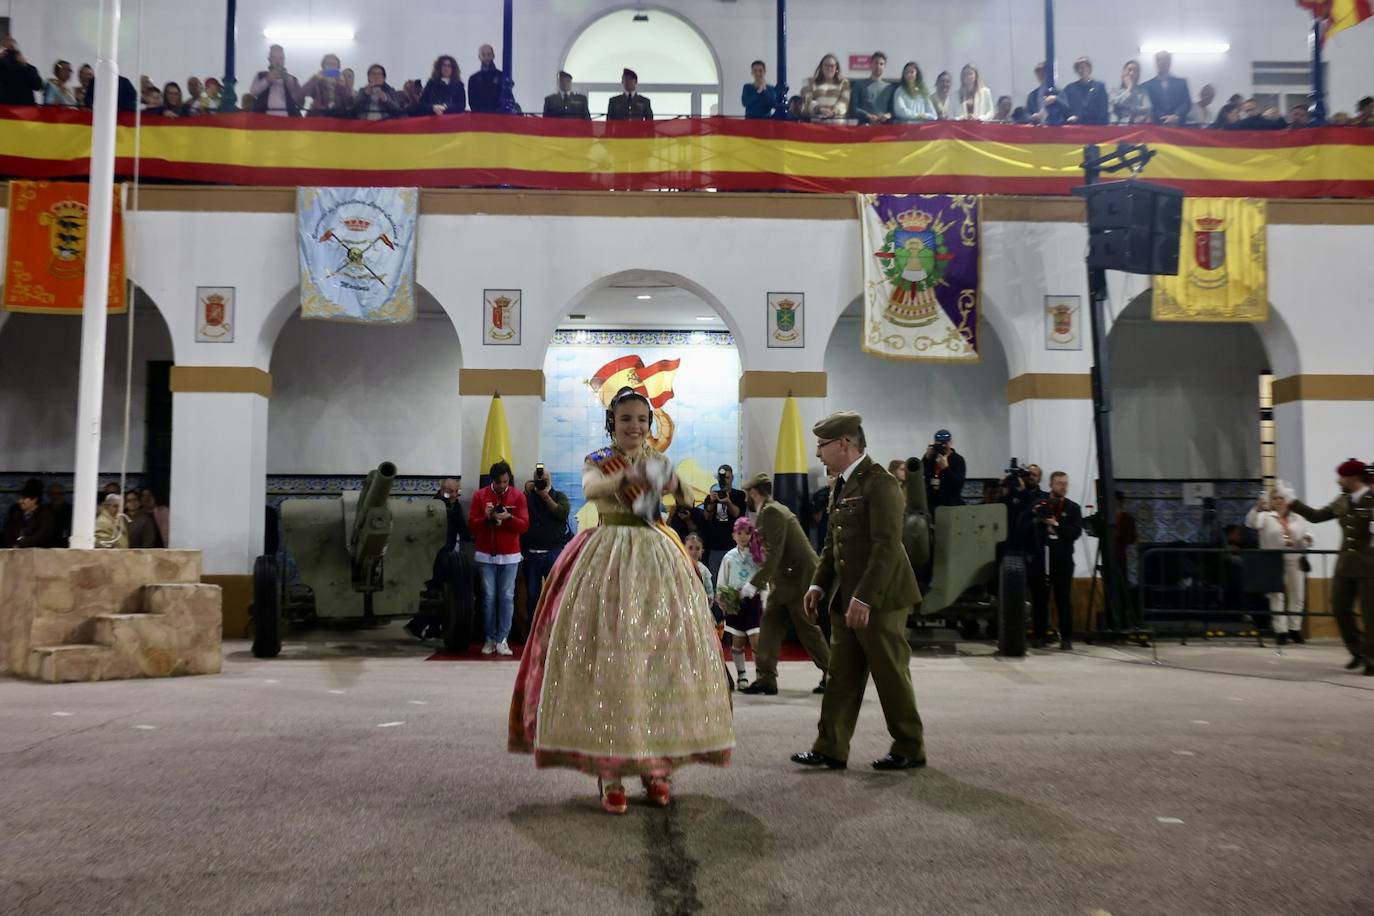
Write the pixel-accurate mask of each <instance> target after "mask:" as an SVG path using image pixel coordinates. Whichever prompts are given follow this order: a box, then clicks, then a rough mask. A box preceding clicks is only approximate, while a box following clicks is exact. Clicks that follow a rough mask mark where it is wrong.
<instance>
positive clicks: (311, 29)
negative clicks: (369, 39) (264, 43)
mask: <svg viewBox="0 0 1374 916" xmlns="http://www.w3.org/2000/svg"><path fill="white" fill-rule="evenodd" d="M262 37H263V38H266V39H267V40H268V41H352V40H353V30H352V29H351V28H349V27H348V26H346V25H270V26H268V27H267V28H265V29H263V30H262Z"/></svg>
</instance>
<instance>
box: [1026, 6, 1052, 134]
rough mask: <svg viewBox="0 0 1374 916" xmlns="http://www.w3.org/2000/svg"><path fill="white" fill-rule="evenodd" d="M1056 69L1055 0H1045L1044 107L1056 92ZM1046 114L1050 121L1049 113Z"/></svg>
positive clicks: (1042, 103) (1042, 94) (1042, 104)
mask: <svg viewBox="0 0 1374 916" xmlns="http://www.w3.org/2000/svg"><path fill="white" fill-rule="evenodd" d="M1054 70H1055V67H1054V0H1045V81H1044V83H1042V84H1041V88H1042V89H1043V91H1042V92H1041V94H1040V97H1041V100H1042V101H1041V103H1040V105H1041V107H1042V108H1043V107H1044V104H1045V103H1044V101H1043V99H1044V98H1045V97H1046V96H1049V95H1053V94H1054V92H1055V85H1054ZM1027 114H1029V112H1027ZM1046 115H1047V120H1046V123H1048V113H1046Z"/></svg>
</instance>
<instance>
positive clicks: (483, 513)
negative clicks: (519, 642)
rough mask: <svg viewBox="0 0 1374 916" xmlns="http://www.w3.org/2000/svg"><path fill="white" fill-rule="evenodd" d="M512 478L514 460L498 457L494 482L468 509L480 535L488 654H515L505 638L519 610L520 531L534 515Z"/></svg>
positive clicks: (473, 528)
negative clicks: (516, 579)
mask: <svg viewBox="0 0 1374 916" xmlns="http://www.w3.org/2000/svg"><path fill="white" fill-rule="evenodd" d="M510 482H511V470H510V465H509V464H507V463H506V462H504V461H498V462H496V463H495V464H493V465H492V466H491V483H490V484H489V485H487V486H485V487H483V488H482V489H480V490H478V491H477V494H476V495H475V496H473V497H472V506H471V508H469V509H468V528H469V529H471V531H472V533H473V535H474V537H476V539H477V570H478V572H480V573H481V576H482V612H483V615H484V617H485V619H486V630H487V641H486V642H485V643H484V644H483V646H482V654H483V655H491V654H492V653H493V652H495V653H496V654H497V655H510V654H511V650H510V646H509V645H508V644H507V642H506V640H507V639H508V638H509V637H510V621H511V617H512V616H513V614H514V613H515V573H516V571H517V570H518V569H519V568H520V535H522V534H524V533H525V532H526V531H527V530H529V527H530V515H529V508H528V506H527V505H526V503H525V494H524V493H521V492H520V491H519V490H513V489H511V485H510ZM498 602H499V604H498ZM498 611H499V615H498Z"/></svg>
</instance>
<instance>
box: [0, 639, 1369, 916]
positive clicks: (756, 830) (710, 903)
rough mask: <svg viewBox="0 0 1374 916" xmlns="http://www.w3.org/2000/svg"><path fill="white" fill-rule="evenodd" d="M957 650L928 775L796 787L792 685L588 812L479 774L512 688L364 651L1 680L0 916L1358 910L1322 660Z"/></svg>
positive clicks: (476, 668)
mask: <svg viewBox="0 0 1374 916" xmlns="http://www.w3.org/2000/svg"><path fill="white" fill-rule="evenodd" d="M990 653H991V649H990V647H987V646H984V645H980V644H971V645H964V646H962V651H961V653H960V654H959V655H958V656H954V657H933V656H932V657H918V658H917V659H915V660H914V661H913V663H912V669H913V677H914V679H915V683H916V689H917V698H918V700H919V702H920V705H921V710H922V714H923V716H924V718H925V721H926V727H927V735H928V742H929V754H930V761H931V765H930V768H929V769H927V770H924V771H917V772H905V773H896V774H885V773H875V772H873V771H872V770H870V769H869V768H868V767H867V765H866V762H867V761H868V760H870V759H872V758H874V757H877V756H879V755H880V754H882V753H883V752H885V750H886V741H885V733H884V729H883V723H882V717H881V713H880V710H879V708H878V705H877V702H876V699H875V698H874V697H873V695H872V692H871V691H870V699H869V702H868V704H867V705H866V707H865V710H864V714H863V719H862V721H861V722H860V726H859V733H858V735H857V736H856V741H855V747H854V757H853V759H852V763H853V764H854V767H853V768H852V769H850V770H849V771H847V772H843V773H832V772H814V771H804V770H801V769H799V768H797V767H795V766H793V765H791V764H790V763H788V761H787V756H788V755H789V754H790V753H791V752H793V751H796V750H800V749H804V748H806V747H808V746H809V742H810V738H811V736H812V735H813V734H814V729H815V719H816V712H817V709H818V706H819V703H818V700H819V698H818V697H813V696H812V695H811V693H810V692H809V690H810V688H811V687H812V686H813V685H814V683H815V677H814V669H812V668H811V667H810V666H809V665H806V664H803V663H791V664H785V665H784V666H783V671H782V688H783V689H782V693H781V694H780V695H779V696H778V697H776V698H765V697H739V698H737V704H736V713H737V727H738V738H739V745H738V750H737V752H736V759H735V764H734V765H733V766H732V767H731V768H730V769H728V770H723V771H721V770H712V769H707V768H701V767H697V768H691V769H688V770H685V771H683V772H682V773H681V774H680V775H679V777H678V779H677V781H676V793H677V794H676V801H675V803H674V806H673V807H672V808H671V809H669V810H667V811H662V810H655V809H649V808H647V807H646V806H644V805H643V804H641V803H639V799H638V795H639V792H638V790H637V789H635V790H634V791H632V797H631V798H632V802H633V804H632V807H631V811H630V814H629V815H628V816H626V817H623V818H613V817H609V816H606V815H603V814H602V813H601V812H600V811H599V809H598V807H597V803H596V800H595V796H594V787H593V785H592V783H591V781H590V780H588V779H585V778H583V777H580V776H578V775H575V774H571V773H560V772H539V771H536V770H535V769H534V767H533V765H532V764H531V762H530V760H529V759H528V758H526V757H515V756H511V755H508V754H507V753H506V752H505V725H506V708H507V703H508V700H509V691H510V684H511V681H512V680H513V678H514V676H515V666H514V665H513V664H509V663H492V662H485V663H462V662H457V663H455V662H447V663H444V662H430V663H427V662H425V661H423V658H424V657H425V655H426V654H427V653H425V652H422V651H420V650H419V649H418V648H417V647H416V646H414V645H413V644H407V643H406V642H405V641H404V640H403V638H402V637H400V634H399V630H396V629H394V628H393V629H390V630H387V631H382V632H380V633H373V634H368V635H366V636H355V635H339V634H336V635H334V636H328V635H325V636H317V637H314V638H312V639H311V640H310V641H309V642H307V643H302V642H295V643H292V644H290V645H289V646H288V650H287V652H286V654H285V655H284V656H283V657H282V658H280V659H277V660H273V661H258V660H255V659H253V658H252V656H251V655H250V654H249V652H248V647H247V644H246V643H241V642H236V643H231V644H229V645H228V646H227V647H226V656H227V657H226V665H225V671H224V674H222V675H220V676H218V677H201V678H187V679H178V680H164V681H126V682H114V683H104V684H89V685H86V684H82V685H69V686H44V685H37V684H31V683H26V682H19V681H0V913H3V914H11V913H13V914H20V913H22V914H29V913H45V914H46V913H62V914H67V913H74V914H96V913H99V914H125V913H127V914H135V913H137V914H151V913H176V914H199V913H205V914H231V913H232V914H239V913H261V914H294V913H331V914H333V913H360V914H364V913H365V914H374V913H494V912H511V913H521V914H525V913H597V914H603V913H604V914H619V913H653V914H665V916H666V914H687V913H708V914H713V913H723V914H730V916H747V914H756V913H788V914H803V913H817V914H836V913H845V914H847V913H939V914H949V913H957V914H982V913H989V914H992V913H995V914H1039V913H1046V914H1101V913H1109V914H1116V916H1125V914H1189V916H1194V914H1211V913H1237V914H1241V913H1243V914H1285V916H1292V914H1303V916H1311V914H1366V916H1367V914H1370V913H1374V805H1372V804H1371V799H1374V755H1371V747H1374V678H1363V677H1357V676H1354V675H1351V674H1349V673H1346V672H1343V671H1341V670H1340V665H1341V664H1342V663H1343V662H1344V661H1345V660H1346V658H1347V656H1345V654H1344V652H1342V651H1341V650H1340V649H1339V648H1337V647H1335V646H1332V645H1327V646H1310V645H1309V646H1302V647H1296V648H1292V649H1289V650H1287V651H1286V652H1285V654H1284V655H1282V656H1280V655H1276V654H1275V653H1274V651H1273V650H1272V649H1267V650H1266V649H1259V648H1256V647H1254V646H1253V645H1247V644H1243V643H1233V644H1230V645H1224V646H1219V645H1192V646H1188V647H1180V646H1177V645H1171V644H1165V645H1164V646H1162V647H1161V658H1162V659H1163V660H1164V661H1165V664H1164V665H1162V666H1152V665H1151V664H1149V660H1150V654H1149V652H1148V650H1142V649H1114V648H1086V649H1082V650H1080V651H1078V652H1075V653H1074V654H1072V655H1062V654H1059V653H1036V654H1033V655H1032V656H1031V657H1029V658H1026V659H1022V660H1010V659H1001V658H997V657H995V656H992V655H991V654H990Z"/></svg>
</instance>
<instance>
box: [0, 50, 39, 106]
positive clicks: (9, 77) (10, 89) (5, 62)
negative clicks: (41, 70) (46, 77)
mask: <svg viewBox="0 0 1374 916" xmlns="http://www.w3.org/2000/svg"><path fill="white" fill-rule="evenodd" d="M42 89H43V77H41V76H39V75H38V68H37V67H35V66H34V65H33V64H21V63H19V61H18V59H17V58H16V56H15V53H14V52H13V51H8V52H5V53H4V54H0V105H36V104H38V102H37V100H35V99H34V97H33V94H34V93H35V92H41V91H42Z"/></svg>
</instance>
